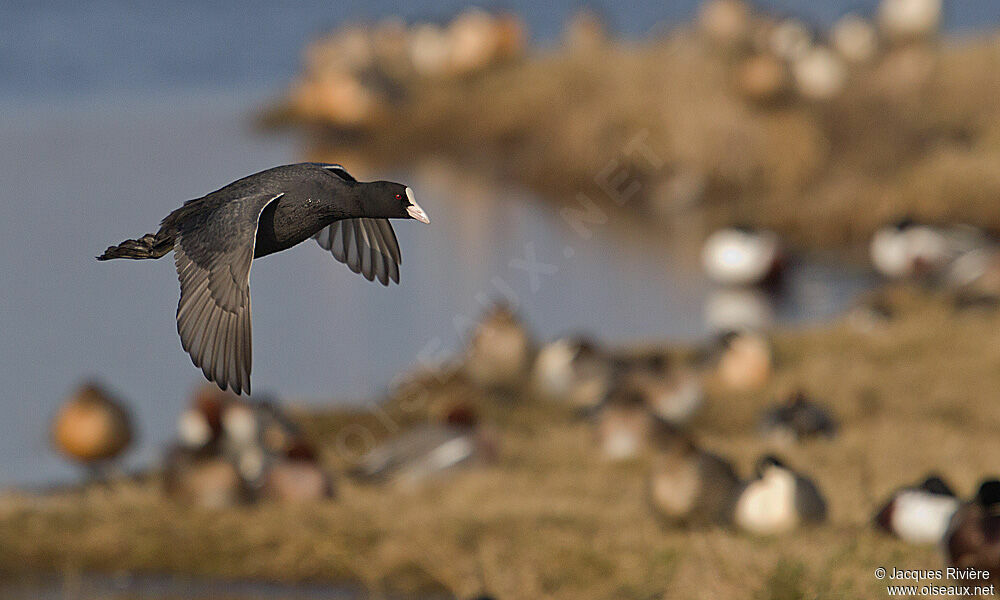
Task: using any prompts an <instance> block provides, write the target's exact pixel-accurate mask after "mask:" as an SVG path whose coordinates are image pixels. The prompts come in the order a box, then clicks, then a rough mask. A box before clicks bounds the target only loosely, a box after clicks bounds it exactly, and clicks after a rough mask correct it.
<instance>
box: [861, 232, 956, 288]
mask: <svg viewBox="0 0 1000 600" xmlns="http://www.w3.org/2000/svg"><path fill="white" fill-rule="evenodd" d="M869 251H870V253H871V260H872V264H873V265H874V266H875V269H876V270H877V271H878V272H879V273H881V274H882V275H884V276H885V277H888V278H890V279H903V278H907V277H921V276H926V275H933V274H935V273H937V272H938V271H940V270H941V269H942V268H943V267H944V266H945V265H946V264H947V263H948V262H949V260H951V258H953V256H952V253H953V249H952V247H951V242H950V240H949V239H948V236H947V235H946V234H945V232H943V231H942V230H940V229H938V228H936V227H931V226H930V225H924V224H921V223H918V222H916V221H914V220H913V219H912V218H910V217H906V218H903V219H900V220H898V221H896V222H895V223H893V224H891V225H886V226H884V227H882V228H881V229H879V230H878V231H876V232H875V235H874V236H872V241H871V246H870V249H869Z"/></svg>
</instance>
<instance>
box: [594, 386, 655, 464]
mask: <svg viewBox="0 0 1000 600" xmlns="http://www.w3.org/2000/svg"><path fill="white" fill-rule="evenodd" d="M654 424H655V419H654V417H653V414H652V413H651V412H650V411H649V408H648V407H647V406H646V403H645V398H644V397H643V396H642V395H641V394H640V393H638V392H636V391H635V390H631V389H628V388H627V387H624V386H620V387H618V388H617V389H615V390H614V391H613V392H612V393H611V395H610V396H609V397H608V400H607V401H606V402H605V403H604V405H603V406H602V407H601V408H600V410H599V412H598V413H597V415H596V425H597V428H596V433H597V444H598V448H599V449H600V452H601V455H602V456H603V457H604V458H605V459H607V460H611V461H624V460H631V459H633V458H635V457H637V456H638V455H639V454H640V453H642V452H643V451H644V450H645V449H646V448H647V446H648V444H649V436H650V433H651V432H652V430H653V426H654Z"/></svg>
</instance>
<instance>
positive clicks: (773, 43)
mask: <svg viewBox="0 0 1000 600" xmlns="http://www.w3.org/2000/svg"><path fill="white" fill-rule="evenodd" d="M941 15H942V1H941V0H882V2H881V3H880V5H879V9H878V14H877V16H876V18H875V19H870V18H866V17H865V16H863V15H861V14H858V13H849V14H847V15H845V16H843V17H842V18H841V19H840V20H838V21H837V22H836V23H835V24H834V25H833V26H832V27H831V28H830V30H829V31H826V32H823V31H819V30H817V29H815V28H813V27H810V26H809V25H808V24H806V23H805V22H803V21H801V20H799V19H796V18H793V17H789V18H783V19H782V18H776V17H774V16H771V15H765V14H759V13H757V12H755V11H753V10H752V8H751V6H750V4H749V3H748V2H746V1H744V0H708V1H707V2H705V3H704V4H703V5H702V8H701V12H700V15H699V26H700V29H701V31H702V32H703V33H704V34H705V35H706V37H707V38H708V39H709V40H710V41H711V42H712V43H713V45H714V46H716V47H718V48H721V49H724V50H725V51H727V52H729V53H731V54H732V55H733V56H734V57H736V58H737V60H736V63H735V64H736V69H735V75H734V79H735V82H736V85H737V88H738V90H739V91H740V92H741V93H742V94H743V95H744V97H746V98H747V99H749V100H751V101H755V102H759V103H774V102H777V101H781V100H787V99H789V98H790V97H793V96H798V97H801V98H804V99H806V100H811V101H825V100H830V99H832V98H834V97H836V96H837V95H838V94H839V93H840V92H841V91H842V90H843V89H844V86H845V85H846V84H847V83H848V81H849V78H850V75H851V72H852V70H854V69H861V68H865V67H867V66H870V65H873V64H874V63H876V59H879V58H880V54H884V53H890V52H896V51H901V52H902V53H904V54H905V53H906V52H907V51H909V50H912V49H913V48H914V47H918V46H919V45H921V44H925V43H926V42H928V41H931V40H933V39H934V37H935V36H936V34H937V33H938V31H939V29H940V25H941Z"/></svg>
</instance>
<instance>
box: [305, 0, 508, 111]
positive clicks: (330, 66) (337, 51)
mask: <svg viewBox="0 0 1000 600" xmlns="http://www.w3.org/2000/svg"><path fill="white" fill-rule="evenodd" d="M526 48H527V35H526V28H525V25H524V22H523V21H522V20H521V19H520V18H519V17H517V16H515V15H512V14H509V13H500V14H493V13H490V12H487V11H484V10H482V9H479V8H469V9H467V10H465V11H463V12H461V13H460V14H458V15H457V16H456V17H455V18H454V19H453V20H452V21H451V22H449V23H445V24H439V23H432V22H426V23H417V24H413V25H407V24H406V23H405V22H404V21H403V20H402V19H400V18H395V17H390V18H386V19H384V20H382V21H380V22H378V23H376V24H374V25H372V26H361V25H356V26H349V27H346V28H342V29H340V30H338V31H336V32H334V33H331V34H329V35H327V36H325V37H322V38H320V39H318V40H316V41H314V42H312V43H311V44H309V46H308V47H307V48H306V50H305V53H304V62H305V67H306V68H305V72H304V74H303V75H302V76H301V77H300V78H299V80H298V81H297V82H295V84H293V87H292V90H291V93H290V95H289V97H290V99H291V100H290V103H291V108H292V109H293V110H295V112H296V113H297V114H300V115H302V116H303V117H305V118H309V119H314V120H318V121H323V122H326V123H330V124H333V125H335V126H338V127H343V128H347V129H350V128H356V127H359V126H364V125H367V124H369V123H371V122H372V121H373V120H375V119H377V118H378V116H379V115H380V114H381V112H382V111H383V110H384V109H385V108H386V107H387V106H388V105H390V104H392V102H394V101H395V100H397V99H399V97H400V96H401V95H403V93H404V92H403V90H405V89H406V87H407V86H408V85H409V83H410V82H412V81H413V80H430V81H442V80H447V79H456V78H461V77H469V76H473V75H475V74H477V73H480V72H482V71H485V70H487V69H489V68H492V67H495V66H497V65H500V64H503V63H506V62H509V61H513V60H516V59H518V58H520V57H522V56H523V55H524V53H525V52H526Z"/></svg>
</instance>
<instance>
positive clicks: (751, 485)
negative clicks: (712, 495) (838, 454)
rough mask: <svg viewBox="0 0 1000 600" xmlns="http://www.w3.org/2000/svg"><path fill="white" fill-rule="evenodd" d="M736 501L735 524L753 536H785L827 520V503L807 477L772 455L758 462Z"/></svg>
mask: <svg viewBox="0 0 1000 600" xmlns="http://www.w3.org/2000/svg"><path fill="white" fill-rule="evenodd" d="M755 472H756V478H755V479H752V480H750V481H748V482H747V483H746V485H745V486H744V488H743V490H742V492H740V495H739V498H738V500H737V501H736V512H735V522H736V525H737V526H738V527H739V528H740V529H743V530H744V531H747V532H749V533H753V534H756V535H778V534H782V533H788V532H789V531H792V530H793V529H796V528H797V527H799V526H801V525H806V524H813V523H821V522H823V521H825V520H826V501H825V500H824V499H823V495H822V494H821V493H820V491H819V488H817V487H816V484H815V483H813V482H812V480H810V479H809V478H807V477H805V476H804V475H801V474H799V473H796V472H795V471H793V470H791V469H789V468H788V467H786V466H785V465H784V464H783V463H782V462H781V461H780V460H778V459H777V458H775V457H774V456H765V457H764V458H762V459H761V460H760V461H758V463H757V467H756V469H755Z"/></svg>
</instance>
